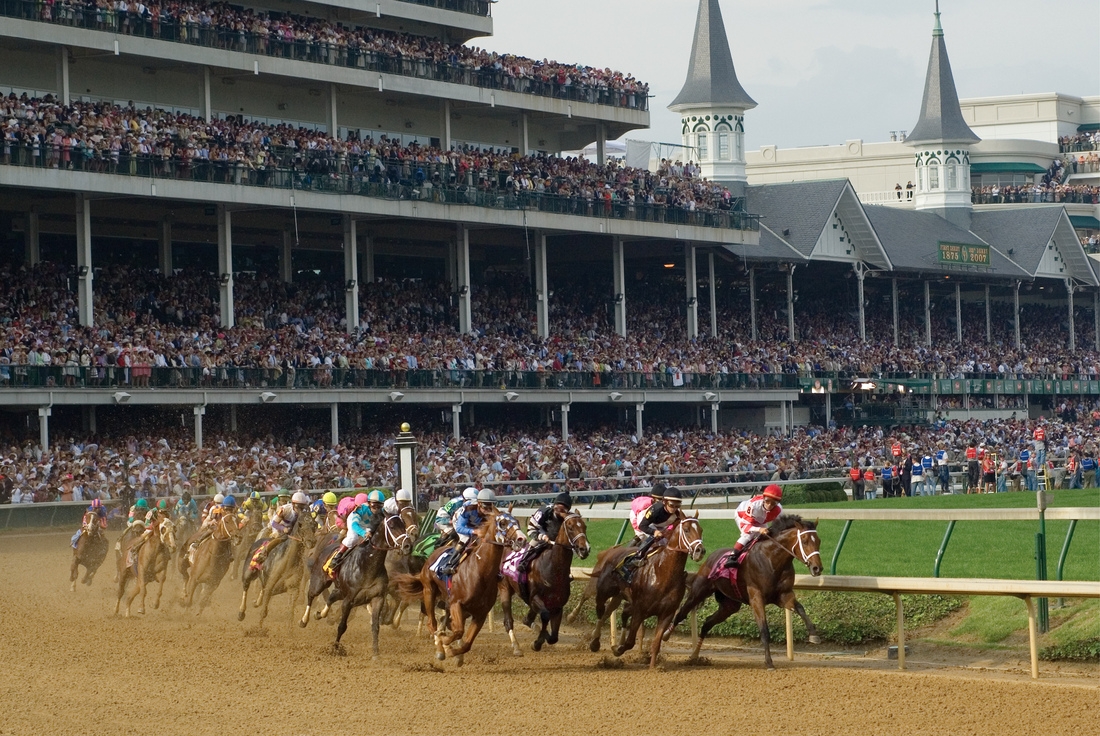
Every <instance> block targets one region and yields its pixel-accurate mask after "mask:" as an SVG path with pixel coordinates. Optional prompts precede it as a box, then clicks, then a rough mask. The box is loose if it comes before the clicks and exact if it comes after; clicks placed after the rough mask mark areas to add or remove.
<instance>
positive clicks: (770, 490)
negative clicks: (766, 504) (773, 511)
mask: <svg viewBox="0 0 1100 736" xmlns="http://www.w3.org/2000/svg"><path fill="white" fill-rule="evenodd" d="M764 498H774V499H775V500H776V501H782V500H783V489H782V488H780V487H779V486H777V485H775V484H774V483H772V484H771V485H770V486H768V487H767V488H765V489H764Z"/></svg>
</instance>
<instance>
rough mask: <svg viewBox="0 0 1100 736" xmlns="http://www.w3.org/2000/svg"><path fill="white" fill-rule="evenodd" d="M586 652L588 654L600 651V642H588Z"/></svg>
mask: <svg viewBox="0 0 1100 736" xmlns="http://www.w3.org/2000/svg"><path fill="white" fill-rule="evenodd" d="M588 651H590V652H598V651H600V640H599V639H597V640H596V641H593V642H589V643H588Z"/></svg>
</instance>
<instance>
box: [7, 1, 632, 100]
mask: <svg viewBox="0 0 1100 736" xmlns="http://www.w3.org/2000/svg"><path fill="white" fill-rule="evenodd" d="M437 1H438V0H437ZM130 7H136V5H130ZM164 8H165V13H164V14H161V15H156V16H152V15H139V14H138V13H136V12H132V11H116V10H113V9H106V8H101V7H98V6H96V5H95V4H94V3H90V4H84V3H80V2H71V1H70V2H65V1H64V0H62V2H54V3H47V2H44V1H43V0H0V16H6V17H9V18H17V19H20V20H26V21H33V22H38V23H49V24H51V25H61V26H67V27H71V28H82V29H84V30H89V31H101V32H104V33H109V34H112V35H121V36H122V37H127V36H129V37H137V38H146V39H152V40H156V41H166V42H170V43H180V44H186V45H189V46H198V47H202V48H211V49H219V50H223V51H236V52H239V53H243V54H252V55H255V56H268V57H272V58H277V59H289V60H292V61H303V62H308V63H312V64H324V65H325V66H334V67H343V68H346V69H355V70H358V71H364V72H377V73H383V74H395V75H399V76H403V77H412V78H415V79H425V80H430V81H435V82H450V83H453V84H461V85H466V86H471V87H480V88H482V89H491V90H500V91H503V92H517V93H520V94H527V95H534V96H538V97H551V98H554V99H560V100H567V101H570V102H587V103H591V104H593V105H605V106H608V107H617V108H623V109H628V110H638V111H643V112H644V111H646V110H648V109H649V89H648V86H647V85H645V84H642V83H640V82H638V83H634V84H633V88H628V87H622V88H616V87H615V85H614V83H610V84H609V83H602V84H595V83H592V84H578V83H574V81H573V80H572V79H571V78H570V77H569V76H567V75H566V76H562V75H559V74H558V73H557V72H556V71H553V72H552V73H549V72H548V73H547V74H546V75H545V77H540V76H538V74H539V71H538V70H537V68H536V70H535V71H534V74H535V76H526V75H515V74H510V73H508V72H507V71H506V68H510V67H508V66H505V65H500V66H499V68H498V66H497V65H493V64H485V65H482V62H481V61H480V60H478V61H476V62H473V63H469V64H467V63H465V61H464V60H463V59H462V58H461V57H460V56H459V54H457V53H455V52H453V51H452V50H450V49H446V48H444V49H433V50H431V51H426V52H425V53H424V58H417V51H415V50H414V51H413V52H411V53H409V54H401V53H382V52H380V51H376V50H372V49H371V48H369V46H368V45H367V44H366V43H364V42H363V41H361V40H360V39H359V38H358V37H357V36H355V35H354V34H349V36H348V39H347V41H345V42H343V43H341V42H337V41H329V40H327V37H326V36H323V35H322V34H315V33H311V32H310V33H302V34H300V35H297V36H296V37H293V38H289V39H288V38H285V37H280V36H279V35H278V34H277V33H265V32H254V31H250V30H245V29H244V28H226V27H222V26H214V25H212V24H203V23H201V22H199V21H180V20H179V19H178V18H173V17H171V16H170V15H168V14H167V12H168V10H169V6H167V5H165V6H164ZM367 30H371V29H367ZM375 30H377V29H375ZM387 35H388V34H387ZM429 56H430V58H428V57H429ZM532 66H537V65H536V64H532Z"/></svg>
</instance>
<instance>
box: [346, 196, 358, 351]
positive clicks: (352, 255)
mask: <svg viewBox="0 0 1100 736" xmlns="http://www.w3.org/2000/svg"><path fill="white" fill-rule="evenodd" d="M356 230H357V228H356V223H355V220H353V219H352V217H351V215H344V319H345V320H346V321H347V326H346V329H347V331H348V332H349V333H352V332H355V331H356V330H358V329H359V240H358V238H357V237H356V234H357V233H356Z"/></svg>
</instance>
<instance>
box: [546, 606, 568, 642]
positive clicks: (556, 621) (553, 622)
mask: <svg viewBox="0 0 1100 736" xmlns="http://www.w3.org/2000/svg"><path fill="white" fill-rule="evenodd" d="M562 613H563V610H562V609H561V608H559V609H557V610H555V611H553V612H551V613H550V614H549V615H550V633H549V634H548V635H547V637H546V643H547V644H557V643H558V631H559V630H561V616H562ZM545 630H546V629H545V628H544V629H543V631H545Z"/></svg>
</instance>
